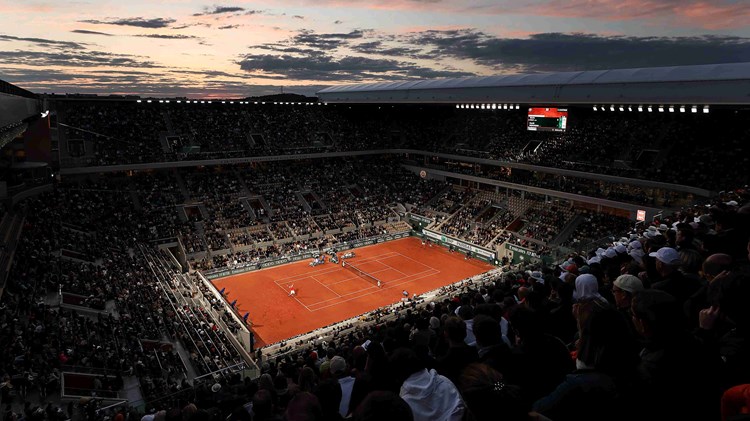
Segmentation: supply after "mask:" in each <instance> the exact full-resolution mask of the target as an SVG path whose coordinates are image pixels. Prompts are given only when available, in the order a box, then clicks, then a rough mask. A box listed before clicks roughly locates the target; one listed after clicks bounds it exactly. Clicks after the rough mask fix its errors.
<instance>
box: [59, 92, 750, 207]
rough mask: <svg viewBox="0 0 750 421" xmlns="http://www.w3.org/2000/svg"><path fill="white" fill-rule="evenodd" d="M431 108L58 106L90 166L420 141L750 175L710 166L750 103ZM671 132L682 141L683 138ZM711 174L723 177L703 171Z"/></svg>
mask: <svg viewBox="0 0 750 421" xmlns="http://www.w3.org/2000/svg"><path fill="white" fill-rule="evenodd" d="M425 107H426V108H425ZM425 107H423V106H410V105H401V106H391V107H380V106H371V105H359V106H345V105H326V106H321V105H306V104H301V105H297V104H295V105H272V104H265V105H261V104H258V105H255V104H250V105H240V104H238V103H235V104H229V103H226V104H222V103H219V102H218V101H216V102H215V103H213V104H201V105H198V104H176V103H174V102H172V103H169V104H166V103H153V104H145V103H142V104H137V103H134V102H117V101H106V102H105V101H90V102H87V101H57V102H56V103H55V108H56V109H57V112H58V113H59V120H60V122H61V123H63V124H66V126H65V127H66V131H67V132H68V134H67V136H68V137H71V138H74V139H79V138H81V137H83V138H85V139H86V141H88V142H92V143H93V144H94V145H95V152H94V155H95V157H94V158H93V159H90V163H91V164H92V165H110V164H116V163H132V162H149V161H173V160H180V159H208V158H226V157H242V156H253V155H277V154H298V153H300V152H322V151H331V150H339V151H351V150H373V149H384V148H414V149H421V150H428V151H438V152H452V153H457V154H459V155H460V154H464V155H467V156H476V157H483V158H491V159H499V160H503V161H512V162H523V163H530V164H536V165H541V166H549V167H555V168H564V169H572V170H578V171H584V172H595V173H601V174H611V175H619V176H624V177H629V178H642V179H648V180H658V181H665V182H668V183H675V184H684V185H691V186H697V187H703V188H708V189H717V188H721V187H722V186H725V185H733V184H738V183H739V184H740V185H742V184H744V183H746V182H747V174H745V173H744V172H742V171H740V170H739V169H737V168H736V167H731V168H727V169H726V170H725V171H723V172H717V171H713V169H715V168H717V167H718V166H721V164H722V163H723V162H726V161H727V160H728V159H730V158H731V157H734V156H745V155H747V153H746V143H747V142H745V141H744V139H747V137H748V135H750V131H748V129H747V128H746V127H745V125H744V124H742V122H743V121H744V119H745V118H746V117H745V115H744V113H745V111H739V110H735V111H732V110H712V112H711V113H708V114H704V113H701V114H692V113H687V114H683V113H677V114H674V113H656V114H654V113H651V114H649V113H633V112H626V113H617V112H614V113H613V112H603V111H599V112H594V111H591V110H589V109H586V108H571V109H570V110H569V111H570V113H571V115H572V116H574V119H573V118H571V121H572V122H573V123H572V124H570V127H569V128H568V130H567V131H566V132H564V133H540V132H535V131H528V130H526V112H525V110H523V111H520V110H519V111H507V110H506V111H497V110H495V111H490V110H486V111H478V110H472V111H468V110H458V109H455V108H452V107H440V106H425ZM427 108H429V110H427ZM161 136H168V137H170V138H178V139H183V140H181V143H184V144H186V145H189V146H199V147H200V151H201V152H200V153H194V154H191V153H189V152H185V149H184V148H178V149H179V150H178V151H175V150H173V149H174V148H171V149H170V148H165V147H164V146H163V145H162V142H160V138H161ZM674 139H680V146H679V147H677V146H676V145H675V142H673V140H674ZM167 151H168V152H167ZM709 151H710V153H707V152H709ZM683 162H690V163H691V165H687V166H686V165H682V164H681V163H683ZM707 173H709V174H716V176H715V177H710V178H706V177H705V174H707ZM610 194H613V195H618V194H622V193H621V192H617V191H616V190H615V191H613V192H610ZM628 195H630V193H628ZM623 197H628V196H623ZM634 197H641V198H643V197H642V196H640V195H638V194H637V193H636V196H634Z"/></svg>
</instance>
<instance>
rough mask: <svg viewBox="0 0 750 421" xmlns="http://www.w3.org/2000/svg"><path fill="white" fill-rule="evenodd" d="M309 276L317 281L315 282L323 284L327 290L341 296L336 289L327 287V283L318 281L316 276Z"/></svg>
mask: <svg viewBox="0 0 750 421" xmlns="http://www.w3.org/2000/svg"><path fill="white" fill-rule="evenodd" d="M310 277H311V278H313V280H314V281H315V282H317V283H318V284H319V285H322V286H324V287H325V288H326V289H327V290H329V291H331V292H332V293H334V294H336V296H338V297H341V294H339V293H338V292H336V291H334V290H332V289H331V288H328V285H326V284H324V283H322V282H320V281H319V280H318V279H317V278H315V277H314V276H310Z"/></svg>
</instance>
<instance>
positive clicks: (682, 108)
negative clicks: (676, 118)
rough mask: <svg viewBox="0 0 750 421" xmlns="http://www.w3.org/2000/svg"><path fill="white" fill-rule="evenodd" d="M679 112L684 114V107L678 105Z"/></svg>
mask: <svg viewBox="0 0 750 421" xmlns="http://www.w3.org/2000/svg"><path fill="white" fill-rule="evenodd" d="M680 112H681V113H684V112H685V106H684V105H680Z"/></svg>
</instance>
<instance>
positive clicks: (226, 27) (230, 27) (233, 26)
mask: <svg viewBox="0 0 750 421" xmlns="http://www.w3.org/2000/svg"><path fill="white" fill-rule="evenodd" d="M240 26H242V25H224V26H220V27H219V29H236V28H239V27H240Z"/></svg>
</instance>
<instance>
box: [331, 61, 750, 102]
mask: <svg viewBox="0 0 750 421" xmlns="http://www.w3.org/2000/svg"><path fill="white" fill-rule="evenodd" d="M318 96H319V97H320V99H321V100H323V101H326V102H424V103H429V102H455V103H459V102H518V103H525V104H526V103H545V104H553V103H561V104H563V103H570V104H573V103H585V104H592V103H606V104H610V103H615V104H618V103H639V102H642V103H670V104H672V103H674V104H694V103H700V104H725V103H726V104H748V103H750V63H728V64H709V65H699V66H673V67H647V68H639V69H614V70H592V71H581V72H562V73H536V74H519V75H503V76H484V77H465V78H453V79H435V80H420V81H401V82H381V83H366V84H353V85H338V86H331V87H328V88H325V89H323V90H321V91H319V92H318Z"/></svg>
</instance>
